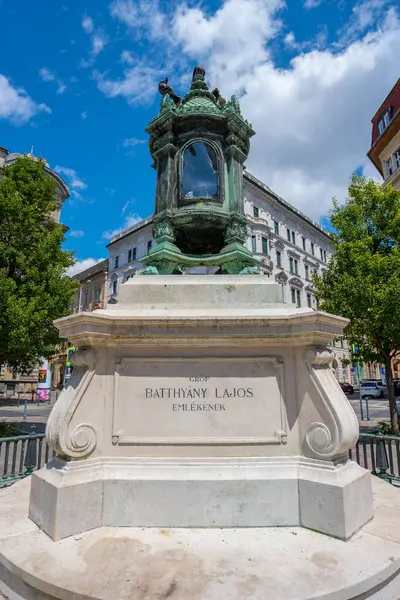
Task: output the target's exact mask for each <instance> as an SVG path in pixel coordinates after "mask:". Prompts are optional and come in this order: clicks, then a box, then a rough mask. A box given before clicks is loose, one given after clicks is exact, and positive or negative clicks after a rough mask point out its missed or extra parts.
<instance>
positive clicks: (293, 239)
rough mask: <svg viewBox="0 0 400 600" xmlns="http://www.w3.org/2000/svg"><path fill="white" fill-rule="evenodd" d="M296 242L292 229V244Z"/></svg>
mask: <svg viewBox="0 0 400 600" xmlns="http://www.w3.org/2000/svg"><path fill="white" fill-rule="evenodd" d="M295 243H296V233H295V232H294V231H292V244H295Z"/></svg>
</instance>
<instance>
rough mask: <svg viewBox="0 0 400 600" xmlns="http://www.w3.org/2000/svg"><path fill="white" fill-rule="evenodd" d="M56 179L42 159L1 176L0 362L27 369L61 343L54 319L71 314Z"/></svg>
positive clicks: (22, 161) (71, 285) (72, 286)
mask: <svg viewBox="0 0 400 600" xmlns="http://www.w3.org/2000/svg"><path fill="white" fill-rule="evenodd" d="M55 189H56V183H55V181H54V180H53V179H52V178H51V177H49V176H48V175H47V174H46V171H45V168H44V162H43V161H37V160H32V159H30V158H28V157H24V158H18V159H17V160H16V162H15V163H14V164H13V165H10V166H8V167H6V168H5V169H4V170H3V173H2V178H1V180H0V364H3V363H7V364H8V365H9V366H10V367H12V368H16V369H19V370H21V371H22V372H27V371H29V370H31V369H32V368H33V367H34V366H35V365H36V364H37V363H38V361H39V359H40V357H41V356H44V357H48V356H49V355H50V354H51V352H52V348H53V347H54V345H55V344H56V343H57V342H58V341H59V336H58V333H57V330H56V329H55V327H54V326H53V320H54V319H57V318H59V317H62V316H64V315H66V314H68V313H69V312H70V306H71V304H72V301H73V297H74V293H75V291H76V289H77V284H76V282H75V281H73V280H71V279H70V278H69V277H68V276H67V275H66V274H65V273H66V269H67V268H68V267H69V266H71V265H72V264H73V263H74V259H73V256H72V254H71V253H70V252H65V251H64V250H62V248H61V243H62V242H63V240H64V234H63V231H62V227H61V226H60V225H59V224H57V223H56V222H55V221H54V219H53V218H52V216H51V213H52V212H53V211H55V210H56V209H57V203H56V196H55Z"/></svg>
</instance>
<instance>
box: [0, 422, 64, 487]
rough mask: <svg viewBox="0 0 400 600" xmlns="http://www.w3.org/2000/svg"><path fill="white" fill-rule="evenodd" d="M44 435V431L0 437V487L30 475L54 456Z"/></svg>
mask: <svg viewBox="0 0 400 600" xmlns="http://www.w3.org/2000/svg"><path fill="white" fill-rule="evenodd" d="M44 437H45V435H44V433H42V434H37V435H20V436H16V437H4V438H1V437H0V488H2V487H7V486H9V485H12V484H13V483H15V482H16V481H18V480H19V479H23V478H24V477H26V476H27V475H31V473H33V471H35V470H37V469H40V468H41V467H42V466H43V465H45V464H46V463H47V462H48V461H49V460H50V459H51V458H52V457H53V456H54V454H55V452H54V451H53V450H52V449H51V448H50V447H49V446H48V445H47V443H46V440H45V439H44Z"/></svg>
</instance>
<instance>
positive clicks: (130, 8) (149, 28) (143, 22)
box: [110, 0, 169, 39]
mask: <svg viewBox="0 0 400 600" xmlns="http://www.w3.org/2000/svg"><path fill="white" fill-rule="evenodd" d="M110 13H111V16H112V17H114V18H115V19H117V20H119V21H121V22H122V23H124V24H125V25H126V26H127V27H129V28H130V29H131V30H132V31H134V32H135V33H136V35H137V36H138V37H147V38H151V39H161V38H163V37H164V36H165V34H166V30H168V29H169V26H168V23H167V21H166V15H165V14H164V13H163V12H162V11H161V9H160V6H159V3H158V0H146V1H144V2H134V0H114V1H113V2H112V3H111V5H110Z"/></svg>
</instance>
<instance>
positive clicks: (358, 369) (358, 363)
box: [352, 344, 369, 421]
mask: <svg viewBox="0 0 400 600" xmlns="http://www.w3.org/2000/svg"><path fill="white" fill-rule="evenodd" d="M352 350H353V357H354V356H357V355H358V350H359V348H358V346H356V345H355V344H353V347H352ZM357 383H358V392H359V394H360V416H361V421H364V411H363V405H362V396H361V372H360V362H359V361H358V360H357ZM366 404H367V420H368V421H369V407H368V400H367V401H366Z"/></svg>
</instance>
